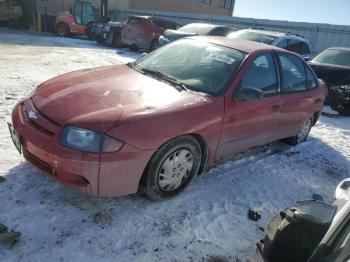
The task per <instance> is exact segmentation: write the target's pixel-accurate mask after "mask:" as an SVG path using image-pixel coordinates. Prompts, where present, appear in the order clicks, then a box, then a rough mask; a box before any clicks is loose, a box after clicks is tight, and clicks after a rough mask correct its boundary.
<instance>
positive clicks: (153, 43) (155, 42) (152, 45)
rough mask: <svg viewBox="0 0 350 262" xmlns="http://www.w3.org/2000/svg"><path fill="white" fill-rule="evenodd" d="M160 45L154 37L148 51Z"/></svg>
mask: <svg viewBox="0 0 350 262" xmlns="http://www.w3.org/2000/svg"><path fill="white" fill-rule="evenodd" d="M159 47H160V44H159V40H158V38H156V39H154V40H153V41H152V43H151V49H150V51H154V50H156V49H158V48H159Z"/></svg>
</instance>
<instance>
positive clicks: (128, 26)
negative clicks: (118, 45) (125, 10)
mask: <svg viewBox="0 0 350 262" xmlns="http://www.w3.org/2000/svg"><path fill="white" fill-rule="evenodd" d="M143 25H144V19H143V18H139V17H129V19H128V20H127V21H126V23H125V24H124V26H123V29H122V42H123V44H127V45H132V44H136V45H138V44H139V43H138V39H139V38H140V36H139V35H140V34H141V32H142V30H143Z"/></svg>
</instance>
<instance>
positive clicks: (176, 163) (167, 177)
mask: <svg viewBox="0 0 350 262" xmlns="http://www.w3.org/2000/svg"><path fill="white" fill-rule="evenodd" d="M200 163H201V148H200V146H199V144H198V142H197V141H196V139H195V138H193V137H191V136H183V137H179V138H176V139H173V140H171V141H169V142H168V143H166V144H165V145H164V146H162V147H161V148H160V149H159V150H158V151H157V152H156V154H155V155H154V156H153V157H152V159H151V160H150V162H149V164H148V167H147V169H146V171H145V174H144V177H143V181H142V182H141V190H142V191H143V193H145V194H146V196H147V197H149V198H150V199H152V200H157V201H160V200H164V199H167V198H170V197H173V196H175V195H177V194H178V193H180V192H181V191H182V190H183V189H184V188H185V187H186V186H187V185H188V184H189V183H190V181H191V180H192V178H193V177H194V176H195V175H197V173H198V170H199V167H200Z"/></svg>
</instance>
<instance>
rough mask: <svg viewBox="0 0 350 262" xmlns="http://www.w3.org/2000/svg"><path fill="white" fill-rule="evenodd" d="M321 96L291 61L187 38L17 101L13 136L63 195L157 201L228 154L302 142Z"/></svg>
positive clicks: (265, 51) (52, 83)
mask: <svg viewBox="0 0 350 262" xmlns="http://www.w3.org/2000/svg"><path fill="white" fill-rule="evenodd" d="M326 94H327V88H326V86H325V84H324V83H323V82H322V81H321V80H318V79H317V78H316V76H315V74H314V72H313V71H312V70H311V68H310V67H309V65H307V64H306V63H305V62H304V60H303V58H302V57H300V56H299V55H296V54H294V53H291V52H288V51H286V50H282V49H278V48H275V47H271V46H268V45H264V44H259V43H254V42H250V41H245V40H234V41H232V40H230V39H225V38H221V37H193V38H188V39H183V40H179V41H175V42H173V43H171V44H169V45H166V46H165V47H162V48H160V49H158V50H156V51H154V52H152V53H150V54H148V55H146V56H144V57H141V58H140V59H138V60H137V61H136V62H134V63H130V64H128V65H117V66H110V67H101V68H94V69H87V70H81V71H76V72H72V73H68V74H65V75H62V76H58V77H56V78H53V79H51V80H49V81H47V82H45V83H43V84H41V85H40V86H39V87H38V88H37V89H36V90H35V91H34V93H33V94H32V95H31V96H30V97H27V98H24V99H23V100H21V101H19V102H18V104H17V105H16V106H15V108H14V110H13V113H12V123H13V124H9V126H10V130H11V134H12V137H13V140H14V142H15V145H16V147H17V148H18V149H19V151H20V152H22V153H23V155H24V157H25V158H26V159H27V160H28V161H29V162H31V163H32V164H33V165H35V166H36V167H38V168H39V169H41V170H42V171H43V172H44V173H45V174H47V175H48V176H49V177H51V178H53V179H55V180H57V181H59V182H60V183H62V184H64V185H66V186H68V187H71V188H75V189H77V190H79V191H81V192H85V193H88V194H91V195H95V196H119V195H124V194H130V193H135V192H136V191H138V190H139V189H140V190H141V191H142V192H144V193H145V194H146V195H147V196H148V197H150V198H151V199H154V200H161V199H166V198H169V197H171V196H174V195H176V194H177V193H179V192H180V191H182V190H183V189H184V188H185V187H186V186H187V185H188V183H189V182H190V181H191V180H192V178H193V177H195V176H196V175H197V174H198V173H199V172H201V170H203V168H204V167H205V166H207V165H211V164H213V163H214V162H215V161H218V160H220V159H222V158H226V157H229V156H230V155H232V154H234V153H237V152H240V151H243V150H246V149H248V148H250V147H253V146H258V145H263V144H267V143H270V142H272V141H276V140H281V139H284V140H285V141H287V142H289V143H291V144H297V143H301V142H303V141H305V139H306V138H307V136H308V133H309V131H310V129H311V127H312V126H313V125H314V124H315V123H316V121H317V119H318V116H319V114H320V112H321V110H322V107H323V101H324V99H325V96H326Z"/></svg>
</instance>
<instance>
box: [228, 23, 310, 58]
mask: <svg viewBox="0 0 350 262" xmlns="http://www.w3.org/2000/svg"><path fill="white" fill-rule="evenodd" d="M227 37H228V38H232V39H244V40H250V41H254V42H259V43H264V44H268V45H272V46H277V47H279V48H283V49H286V50H288V51H291V52H294V53H297V54H300V55H301V56H302V57H304V59H305V60H309V59H310V58H311V57H312V51H311V46H310V43H309V41H308V40H307V39H305V38H304V37H303V36H301V35H298V34H293V33H289V32H286V33H285V32H277V31H270V30H267V29H264V28H250V29H242V30H238V31H236V32H233V33H231V34H229V35H228V36H227Z"/></svg>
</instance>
